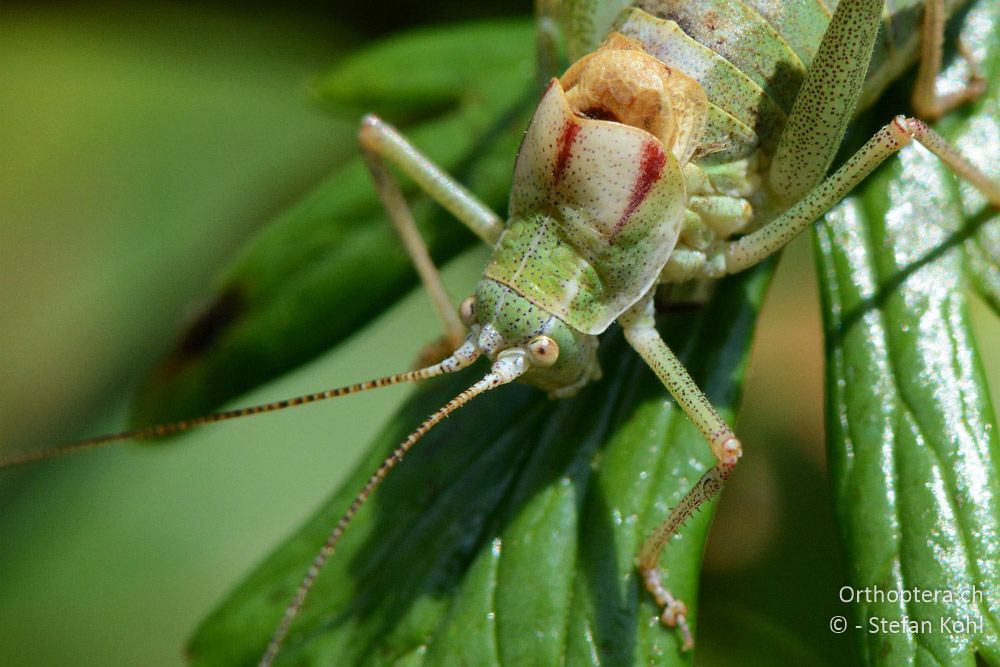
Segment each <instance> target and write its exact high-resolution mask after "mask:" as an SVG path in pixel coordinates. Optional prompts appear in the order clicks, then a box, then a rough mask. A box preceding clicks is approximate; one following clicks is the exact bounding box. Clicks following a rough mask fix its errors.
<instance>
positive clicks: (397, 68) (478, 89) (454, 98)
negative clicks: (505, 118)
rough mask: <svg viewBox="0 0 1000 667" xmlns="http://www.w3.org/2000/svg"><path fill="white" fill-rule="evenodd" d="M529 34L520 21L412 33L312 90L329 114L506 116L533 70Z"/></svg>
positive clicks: (357, 58) (355, 59)
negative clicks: (467, 112)
mask: <svg viewBox="0 0 1000 667" xmlns="http://www.w3.org/2000/svg"><path fill="white" fill-rule="evenodd" d="M531 30H533V28H532V27H530V26H529V25H527V24H526V23H525V21H523V20H519V21H490V22H484V23H472V24H464V25H462V26H460V27H445V28H442V27H434V28H425V29H421V30H414V31H411V32H409V33H407V34H406V37H405V38H402V39H390V40H386V41H384V42H380V43H378V44H376V45H374V46H372V47H371V48H368V49H366V50H364V51H362V52H360V53H358V54H356V55H354V56H352V57H350V58H348V59H346V60H345V61H344V62H343V63H341V64H340V65H338V66H337V68H336V69H335V70H333V71H332V72H330V73H328V74H327V75H325V76H323V77H321V78H320V79H319V80H318V81H317V82H316V83H315V84H314V89H313V91H314V94H315V95H316V97H317V99H318V100H319V101H320V102H322V103H324V104H328V105H330V106H331V107H333V108H346V109H350V110H353V111H356V112H358V113H370V112H375V113H380V114H387V115H392V116H394V117H399V116H403V117H407V116H417V117H427V116H429V115H433V114H438V113H441V112H442V111H443V110H447V109H450V108H454V107H458V106H460V105H474V106H480V107H484V108H492V109H494V110H503V109H504V108H506V107H507V106H509V105H510V98H511V93H514V94H519V93H522V92H524V91H525V82H526V81H527V79H526V74H530V73H531V68H532V65H533V64H534V59H533V56H532V54H531V51H530V50H528V49H526V48H524V47H525V46H528V45H530V44H531V36H530V31H531ZM512 45H513V46H514V48H511V47H512ZM518 47H520V48H518ZM455 63H461V64H462V66H461V67H456V66H455Z"/></svg>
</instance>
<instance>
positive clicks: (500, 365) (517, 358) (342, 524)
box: [260, 354, 530, 667]
mask: <svg viewBox="0 0 1000 667" xmlns="http://www.w3.org/2000/svg"><path fill="white" fill-rule="evenodd" d="M529 367H530V364H529V362H528V361H527V359H526V358H525V356H524V355H523V354H512V355H510V356H501V357H500V358H499V359H497V361H496V362H495V363H494V364H493V369H492V371H491V372H490V373H487V374H486V376H485V377H483V378H482V379H481V380H479V381H478V382H476V383H475V384H473V385H472V386H471V387H469V388H468V389H466V390H465V391H463V392H462V393H460V394H458V395H457V396H455V398H453V399H451V400H450V401H448V402H447V403H445V404H444V405H443V406H442V407H441V408H439V409H438V410H437V411H436V412H435V413H433V414H432V415H431V416H430V417H428V418H427V419H425V420H424V423H422V424H421V425H420V426H418V427H417V428H416V429H414V431H413V432H412V433H410V435H408V436H407V437H406V439H405V440H403V442H402V443H400V444H399V445H398V446H397V447H396V448H395V449H394V450H392V453H391V454H389V456H388V457H386V459H385V460H384V461H382V464H381V465H379V467H378V468H377V469H376V470H375V472H374V473H372V475H371V477H369V478H368V481H367V482H366V483H365V485H364V487H362V489H361V490H360V491H359V492H358V494H357V495H356V496H354V500H352V501H351V504H350V505H349V506H348V508H347V511H346V512H344V514H343V515H342V516H341V517H340V520H339V521H337V525H336V526H334V528H333V530H331V531H330V534H329V535H328V536H327V538H326V542H324V543H323V546H322V547H321V548H320V550H319V552H318V553H317V554H316V557H315V558H313V562H312V565H310V566H309V571H308V572H306V576H305V577H304V578H303V579H302V583H300V584H299V587H298V589H297V590H296V592H295V597H294V598H293V599H292V601H291V602H290V603H289V604H288V606H287V607H286V608H285V613H284V615H283V616H282V618H281V622H280V623H279V624H278V627H277V628H276V629H275V631H274V634H273V635H272V637H271V641H270V642H268V645H267V650H266V651H265V652H264V655H263V656H262V657H261V659H260V667H270V666H271V665H272V664H273V663H274V659H275V658H276V657H277V655H278V652H279V651H280V650H281V645H282V644H283V643H284V641H285V638H286V637H287V636H288V631H289V630H290V629H291V627H292V622H293V621H294V620H295V617H296V616H298V614H299V612H300V611H301V610H302V605H303V604H305V601H306V596H308V595H309V590H310V589H311V588H312V587H313V584H314V583H316V578H317V577H318V576H319V573H320V571H321V570H322V569H323V566H324V565H326V563H327V561H328V560H329V559H330V556H332V555H333V552H334V550H335V549H336V548H337V543H338V542H340V538H341V537H342V536H343V535H344V531H345V530H347V527H348V526H349V525H350V524H351V521H353V520H354V517H355V515H357V513H358V510H359V509H361V506H362V505H364V504H365V501H366V500H368V498H369V497H370V496H371V494H372V493H373V492H374V491H375V489H377V488H378V486H379V485H380V484H381V483H382V481H383V480H384V479H385V477H386V475H388V474H389V471H390V470H392V469H393V468H395V467H396V465H398V464H399V463H400V462H401V461H402V460H403V457H404V456H406V453H407V452H409V451H410V449H412V448H413V446H414V445H415V444H417V442H419V441H420V439H421V438H423V437H424V435H426V434H427V433H428V432H429V431H430V430H431V429H432V428H434V426H435V425H436V424H438V423H439V422H440V421H441V420H443V419H444V418H445V417H447V416H448V415H450V414H451V413H452V412H454V411H455V410H457V409H459V408H460V407H462V406H463V405H465V404H466V403H468V402H469V401H471V400H472V399H473V398H475V397H476V396H479V395H480V394H483V393H485V392H487V391H489V390H490V389H494V388H495V387H498V386H500V385H502V384H507V383H508V382H511V381H513V380H514V379H516V378H517V377H519V376H520V375H522V374H524V373H525V372H526V371H527V370H528V368H529Z"/></svg>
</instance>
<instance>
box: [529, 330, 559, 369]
mask: <svg viewBox="0 0 1000 667" xmlns="http://www.w3.org/2000/svg"><path fill="white" fill-rule="evenodd" d="M528 354H530V355H531V363H533V364H534V365H535V366H541V367H542V368H547V367H548V366H551V365H552V364H554V363H556V360H557V359H559V345H558V344H557V343H556V342H555V341H554V340H552V339H551V338H549V337H548V336H536V337H535V338H532V339H531V340H530V341H529V342H528Z"/></svg>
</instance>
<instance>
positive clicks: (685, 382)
mask: <svg viewBox="0 0 1000 667" xmlns="http://www.w3.org/2000/svg"><path fill="white" fill-rule="evenodd" d="M652 306H653V304H652V300H651V299H648V298H647V299H646V300H645V301H643V302H640V303H639V304H638V305H636V306H635V307H633V308H632V309H631V310H629V311H628V312H627V313H625V314H624V315H623V316H622V317H620V318H619V322H620V323H621V325H622V327H623V328H624V330H625V339H626V340H628V342H629V343H630V344H631V345H632V347H634V348H635V350H636V351H637V352H638V353H639V356H641V357H642V358H643V360H645V362H646V363H647V364H648V365H649V367H650V368H651V369H652V370H653V372H654V373H656V375H657V377H659V378H660V381H661V382H663V384H664V386H666V388H667V390H668V391H669V392H670V394H671V395H672V396H673V397H674V400H675V401H677V405H679V406H680V408H681V409H682V410H683V411H684V414H686V415H687V416H688V418H689V419H690V420H691V421H692V422H694V425H695V426H696V427H697V428H698V430H699V431H701V433H702V435H703V436H705V440H706V441H708V444H709V447H710V448H711V450H712V454H714V455H715V458H716V460H717V461H718V464H717V465H715V466H714V467H712V468H710V469H709V470H708V472H706V473H705V474H704V475H703V476H702V477H701V479H699V480H698V482H697V483H696V484H695V485H694V487H692V489H691V490H690V491H688V492H687V493H686V494H685V495H684V497H683V498H681V500H680V502H678V503H677V505H676V506H675V507H674V508H673V510H671V512H670V515H669V516H668V517H667V519H666V520H665V521H664V522H663V523H661V524H660V525H659V526H658V527H657V528H656V530H655V531H654V532H653V534H652V535H651V536H650V537H649V539H647V540H646V542H645V543H644V544H643V546H642V549H641V550H640V551H639V557H638V559H637V560H636V564H637V566H638V568H639V572H640V574H641V575H642V578H643V582H644V584H645V586H646V589H647V590H648V591H649V592H650V593H651V594H652V595H653V597H654V598H656V602H657V604H659V605H660V606H661V607H662V608H663V613H662V614H661V615H660V620H661V622H662V623H663V624H664V625H667V626H669V627H674V626H677V627H678V628H679V629H680V631H681V634H682V635H683V637H684V648H685V649H689V648H691V647H692V646H693V645H694V640H693V638H692V636H691V630H690V628H689V627H688V623H687V608H686V607H685V606H684V603H683V602H681V601H680V600H678V599H676V598H675V597H674V596H673V595H671V594H670V592H669V591H668V590H667V589H666V588H665V587H664V586H663V583H662V580H661V572H660V568H659V561H660V555H661V554H662V552H663V548H664V547H665V546H666V544H667V543H668V542H669V541H670V538H671V537H673V536H674V535H675V534H676V533H677V530H678V529H679V528H680V526H681V525H682V524H683V523H684V522H685V521H686V520H687V518H688V517H690V516H691V514H693V513H694V511H695V510H697V509H698V508H699V507H700V506H701V505H703V504H704V503H706V502H708V501H709V500H710V499H711V498H712V497H713V496H714V495H715V494H717V493H718V492H719V491H720V490H721V489H722V485H723V483H724V482H725V481H726V479H727V478H728V477H729V475H730V474H731V473H732V471H733V468H735V467H736V463H737V461H738V460H739V458H740V456H742V454H743V449H742V446H741V445H740V441H739V440H737V439H736V436H735V435H734V434H733V431H732V429H730V428H729V425H728V424H726V422H725V420H723V419H722V417H721V416H719V413H718V412H716V410H715V408H714V407H712V404H711V403H710V402H709V400H708V398H707V397H706V396H705V394H704V393H702V391H701V389H699V388H698V385H697V384H696V383H695V381H694V379H693V378H692V377H691V375H690V374H689V373H688V372H687V369H686V368H684V365H683V364H682V363H681V361H680V360H679V359H678V358H677V356H676V355H675V354H674V353H673V352H672V351H671V349H670V348H669V347H668V346H667V344H666V343H665V342H664V341H663V339H662V338H661V337H660V334H659V332H658V331H657V330H656V326H655V321H654V318H653V307H652Z"/></svg>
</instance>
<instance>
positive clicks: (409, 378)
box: [0, 342, 480, 470]
mask: <svg viewBox="0 0 1000 667" xmlns="http://www.w3.org/2000/svg"><path fill="white" fill-rule="evenodd" d="M479 354H480V353H479V351H478V350H476V347H475V345H473V344H472V343H470V342H466V343H465V344H464V345H462V347H460V348H458V349H457V350H455V351H454V352H453V353H452V354H451V356H449V357H448V358H447V359H445V360H444V361H441V362H439V363H436V364H434V365H432V366H427V367H426V368H420V369H418V370H415V371H408V372H406V373H397V374H395V375H387V376H386V377H382V378H378V379H375V380H369V381H367V382H359V383H357V384H351V385H347V386H345V387H338V388H336V389H327V390H326V391H320V392H316V393H314V394H306V395H304V396H297V397H295V398H286V399H284V400H281V401H274V402H272V403H263V404H261V405H253V406H249V407H245V408H235V409H233V410H225V411H223V412H214V413H212V414H208V415H204V416H202V417H194V418H192V419H185V420H182V421H177V422H171V423H169V424H157V425H155V426H147V427H145V428H139V429H134V430H131V431H122V432H120V433H110V434H108V435H99V436H96V437H93V438H87V439H85V440H78V441H76V442H71V443H68V444H65V445H61V446H59V447H51V448H48V449H38V450H33V451H26V452H14V453H13V454H8V455H6V456H0V470H2V469H4V468H12V467H14V466H19V465H24V464H26V463H34V462H36V461H46V460H48V459H54V458H59V457H60V456H66V455H67V454H75V453H76V452H82V451H86V450H88V449H96V448H97V447H101V446H103V445H108V444H112V443H116V442H122V441H125V440H150V439H153V438H162V437H164V436H167V435H172V434H174V433H181V432H183V431H190V430H191V429H193V428H196V427H198V426H204V425H205V424H214V423H216V422H223V421H228V420H230V419H238V418H239V417H248V416H250V415H259V414H263V413H265V412H274V411H276V410H284V409H285V408H292V407H297V406H299V405H306V404H307V403H315V402H317V401H325V400H326V399H328V398H337V397H340V396H347V395H348V394H356V393H359V392H363V391H368V390H369V389H377V388H379V387H388V386H391V385H394V384H400V383H402V382H413V381H417V380H426V379H428V378H432V377H437V376H439V375H444V374H445V373H452V372H454V371H457V370H461V369H462V368H465V367H466V366H468V365H469V364H471V363H472V362H473V361H475V360H476V359H477V358H478V357H479Z"/></svg>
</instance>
